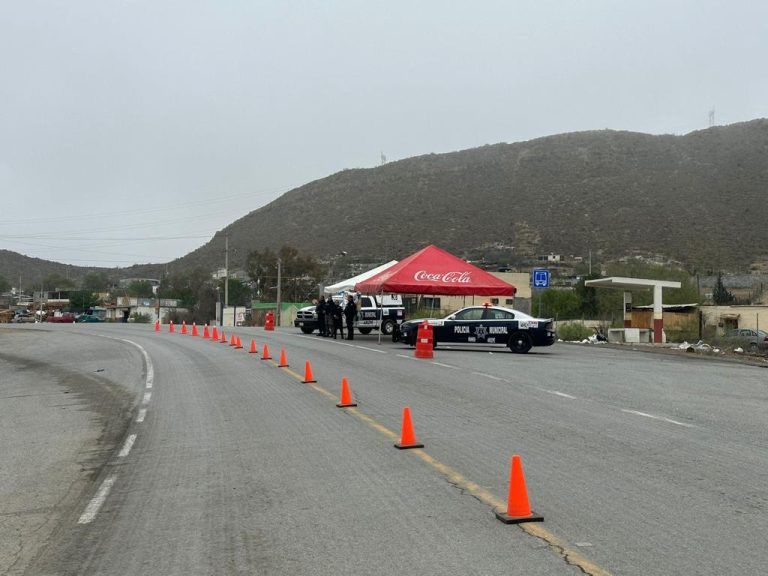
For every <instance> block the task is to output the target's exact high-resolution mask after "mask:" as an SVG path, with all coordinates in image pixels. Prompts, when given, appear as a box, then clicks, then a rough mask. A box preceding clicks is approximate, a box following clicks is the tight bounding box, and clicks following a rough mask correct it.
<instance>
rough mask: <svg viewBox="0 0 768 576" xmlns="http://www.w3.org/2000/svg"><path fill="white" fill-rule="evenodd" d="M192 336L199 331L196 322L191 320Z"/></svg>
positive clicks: (197, 334)
mask: <svg viewBox="0 0 768 576" xmlns="http://www.w3.org/2000/svg"><path fill="white" fill-rule="evenodd" d="M192 336H200V332H198V331H197V324H196V323H194V322H192Z"/></svg>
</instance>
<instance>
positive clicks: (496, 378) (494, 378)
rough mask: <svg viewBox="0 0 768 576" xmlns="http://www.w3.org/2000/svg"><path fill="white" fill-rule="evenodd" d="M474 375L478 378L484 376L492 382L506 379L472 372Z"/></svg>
mask: <svg viewBox="0 0 768 576" xmlns="http://www.w3.org/2000/svg"><path fill="white" fill-rule="evenodd" d="M472 374H474V375H476V376H482V377H484V378H490V379H491V380H500V381H501V380H504V378H499V377H498V376H494V375H493V374H486V373H485V372H472Z"/></svg>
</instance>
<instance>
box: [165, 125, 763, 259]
mask: <svg viewBox="0 0 768 576" xmlns="http://www.w3.org/2000/svg"><path fill="white" fill-rule="evenodd" d="M766 159H768V120H766V119H760V120H754V121H751V122H745V123H740V124H733V125H730V126H722V127H713V128H709V129H706V130H701V131H697V132H692V133H690V134H687V135H684V136H671V135H663V136H653V135H647V134H639V133H632V132H620V131H612V130H602V131H594V132H580V133H570V134H562V135H556V136H549V137H545V138H539V139H536V140H531V141H528V142H521V143H515V144H495V145H489V146H483V147H481V148H474V149H470V150H464V151H460V152H453V153H449V154H429V155H425V156H419V157H414V158H409V159H406V160H401V161H398V162H392V163H390V164H386V165H384V166H381V167H377V168H372V169H357V170H344V171H342V172H339V173H337V174H333V175H331V176H329V177H327V178H323V179H321V180H316V181H314V182H310V183H308V184H306V185H304V186H301V187H299V188H296V189H294V190H292V191H290V192H288V193H286V194H284V195H283V196H281V197H280V198H278V199H276V200H275V201H273V202H271V203H270V204H268V205H266V206H264V207H262V208H260V209H258V210H255V211H253V212H251V213H250V214H248V215H247V216H244V217H243V218H241V219H239V220H237V221H236V222H234V223H233V224H231V225H230V226H228V227H227V228H226V229H225V230H222V231H220V232H219V233H218V234H217V235H216V236H215V237H214V238H213V239H212V240H211V241H210V242H209V243H207V244H206V245H204V246H202V247H200V248H199V249H198V250H195V251H194V252H191V253H190V254H188V255H186V256H185V257H183V258H181V259H179V260H177V261H175V262H174V263H173V265H182V266H185V267H186V266H191V265H193V264H195V263H200V264H203V265H205V266H207V267H210V268H213V267H215V266H217V265H219V263H220V262H221V254H222V250H223V245H224V234H225V233H227V234H229V238H230V247H233V248H235V249H236V250H238V253H239V254H241V255H245V254H247V252H248V251H249V250H251V249H253V248H258V249H263V248H264V247H271V248H278V247H279V246H281V245H283V244H290V245H293V246H295V247H297V248H299V249H300V250H302V251H307V252H309V253H312V254H314V255H317V256H326V257H327V256H329V255H332V254H335V253H337V252H338V251H339V250H345V251H347V252H349V253H350V254H354V255H355V256H358V257H360V258H365V257H368V258H370V259H371V260H386V259H388V258H390V257H400V256H403V255H405V254H407V253H409V252H411V251H413V250H416V249H418V248H421V247H423V246H424V245H426V244H429V243H434V244H437V245H438V246H440V247H442V248H444V249H447V250H449V251H452V252H455V253H457V254H460V255H464V256H470V255H472V254H477V253H479V252H482V251H483V250H485V249H488V248H491V247H493V246H504V247H508V248H507V250H508V252H509V254H510V258H511V259H513V260H515V259H517V260H520V259H525V258H526V257H531V256H534V255H535V254H541V253H549V252H555V253H561V254H566V255H570V254H573V255H582V256H586V255H587V253H588V252H589V251H590V250H591V251H592V252H593V253H602V254H603V255H604V257H605V258H612V257H621V256H625V255H630V254H644V255H661V256H664V257H667V258H670V259H674V260H678V261H681V262H684V263H686V264H688V265H696V266H699V267H701V268H711V269H715V270H717V269H725V270H743V269H746V268H748V267H749V266H750V265H751V264H752V263H753V262H755V261H757V260H760V259H762V258H764V257H765V255H766V253H768V226H766V224H765V223H766V221H768V206H767V205H766V201H765V200H766V193H768V161H766Z"/></svg>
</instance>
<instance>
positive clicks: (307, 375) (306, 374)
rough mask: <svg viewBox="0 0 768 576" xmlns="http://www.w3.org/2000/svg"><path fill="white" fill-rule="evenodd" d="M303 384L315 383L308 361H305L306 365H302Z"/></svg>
mask: <svg viewBox="0 0 768 576" xmlns="http://www.w3.org/2000/svg"><path fill="white" fill-rule="evenodd" d="M302 382H303V383H304V384H309V383H310V382H317V380H315V377H314V376H313V375H312V365H311V364H310V363H309V360H307V362H306V364H304V380H302Z"/></svg>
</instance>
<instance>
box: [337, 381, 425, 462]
mask: <svg viewBox="0 0 768 576" xmlns="http://www.w3.org/2000/svg"><path fill="white" fill-rule="evenodd" d="M336 406H338V407H339V408H352V407H353V406H357V404H356V403H355V402H352V394H351V393H350V391H349V382H347V377H346V376H344V377H343V378H342V379H341V401H340V402H339V403H338V404H336ZM409 448H415V446H409Z"/></svg>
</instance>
